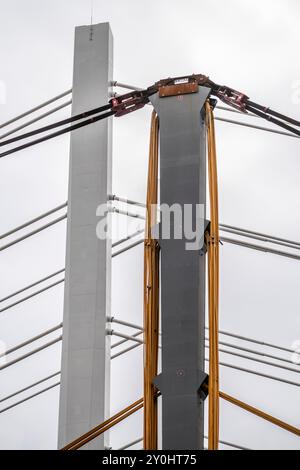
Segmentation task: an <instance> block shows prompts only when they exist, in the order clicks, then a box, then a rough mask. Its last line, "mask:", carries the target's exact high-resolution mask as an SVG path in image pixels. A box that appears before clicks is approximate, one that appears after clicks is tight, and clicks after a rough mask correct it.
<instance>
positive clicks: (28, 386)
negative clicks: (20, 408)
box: [0, 371, 60, 413]
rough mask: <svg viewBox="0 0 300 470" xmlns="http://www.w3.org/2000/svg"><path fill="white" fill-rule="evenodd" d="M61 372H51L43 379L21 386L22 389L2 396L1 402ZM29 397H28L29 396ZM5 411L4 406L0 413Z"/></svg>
mask: <svg viewBox="0 0 300 470" xmlns="http://www.w3.org/2000/svg"><path fill="white" fill-rule="evenodd" d="M59 374H60V371H58V372H54V373H53V374H50V375H48V376H47V377H44V378H43V379H40V380H37V381H36V382H34V383H33V384H30V385H27V386H26V387H24V388H21V389H20V390H17V391H16V392H13V393H11V394H10V395H7V396H6V397H3V398H0V403H3V402H4V401H7V400H9V399H10V398H13V397H15V396H16V395H20V394H21V393H23V392H26V391H27V390H30V389H31V388H33V387H36V386H37V385H40V384H41V383H43V382H46V380H50V379H52V378H53V377H56V376H57V375H59ZM27 399H28V397H27ZM29 399H30V398H29ZM17 403H18V402H17ZM14 406H16V404H14ZM3 411H6V408H3V409H2V410H0V413H2V412H3Z"/></svg>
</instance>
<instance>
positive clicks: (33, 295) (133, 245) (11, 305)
mask: <svg viewBox="0 0 300 470" xmlns="http://www.w3.org/2000/svg"><path fill="white" fill-rule="evenodd" d="M135 235H136V233H135V234H133V235H131V236H130V237H128V240H129V239H130V238H133V237H134V236H135ZM143 241H144V240H143V239H142V240H138V241H137V242H134V243H132V244H131V245H128V246H126V247H125V248H123V249H122V250H119V251H116V252H115V253H113V254H112V258H113V257H115V256H118V255H120V254H121V253H124V251H127V250H129V249H130V248H133V247H135V246H136V245H139V244H140V243H142V242H143ZM118 244H119V242H116V243H114V244H113V245H112V246H113V247H114V246H115V245H118ZM64 271H65V269H61V270H60V271H56V272H55V273H53V274H50V275H49V276H47V277H45V278H43V279H40V280H39V281H36V282H35V283H33V284H31V285H29V286H26V287H24V288H23V289H20V290H19V291H17V292H14V293H13V294H10V295H8V296H7V297H4V298H3V299H1V300H0V302H2V301H4V300H7V299H9V298H11V297H13V296H15V295H17V294H19V293H20V292H23V291H25V290H27V289H29V288H30V287H33V286H35V285H37V284H40V283H41V282H43V281H45V280H47V279H50V278H51V277H54V276H55V275H57V274H59V273H62V272H64ZM64 280H65V279H60V280H59V281H56V282H54V283H53V284H50V285H49V286H46V287H44V288H43V289H40V290H38V291H36V292H33V293H32V294H30V295H28V296H26V297H23V298H22V299H20V300H17V301H16V302H14V303H12V304H10V305H7V306H6V307H3V308H2V309H0V313H2V312H5V310H8V309H10V308H12V307H14V306H15V305H18V304H20V303H22V302H25V301H26V300H28V299H31V298H32V297H35V296H36V295H39V294H41V293H42V292H45V291H47V290H48V289H51V288H52V287H55V286H57V285H58V284H61V283H62V282H64Z"/></svg>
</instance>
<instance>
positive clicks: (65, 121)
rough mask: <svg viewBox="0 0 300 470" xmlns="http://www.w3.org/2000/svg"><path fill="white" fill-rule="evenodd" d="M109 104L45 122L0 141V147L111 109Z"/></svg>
mask: <svg viewBox="0 0 300 470" xmlns="http://www.w3.org/2000/svg"><path fill="white" fill-rule="evenodd" d="M111 107H112V105H111V104H106V105H104V106H100V107H98V108H94V109H91V110H90V111H85V112H83V113H80V114H76V115H75V116H71V117H69V118H66V119H62V120H61V121H57V122H54V123H52V124H47V125H46V126H43V127H40V128H39V129H34V130H32V131H30V132H26V133H25V134H21V135H18V136H16V137H12V138H11V139H7V140H4V141H2V142H0V147H3V146H4V145H9V144H12V143H14V142H18V141H19V140H23V139H28V137H33V136H35V135H38V134H42V133H43V132H46V131H50V130H52V129H56V128H57V127H61V126H65V125H66V124H70V123H72V122H75V121H79V120H81V119H85V118H87V117H89V116H93V115H94V114H99V113H102V112H104V111H107V110H109V109H111Z"/></svg>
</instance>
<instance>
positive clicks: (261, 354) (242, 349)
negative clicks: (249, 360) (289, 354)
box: [205, 330, 300, 372]
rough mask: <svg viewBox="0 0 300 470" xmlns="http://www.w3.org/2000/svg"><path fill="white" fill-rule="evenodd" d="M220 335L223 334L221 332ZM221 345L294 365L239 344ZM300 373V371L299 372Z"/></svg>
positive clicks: (282, 358) (225, 343) (221, 342)
mask: <svg viewBox="0 0 300 470" xmlns="http://www.w3.org/2000/svg"><path fill="white" fill-rule="evenodd" d="M219 333H221V331H220V330H219ZM205 340H206V341H208V338H205ZM219 344H221V345H222V346H228V347H229V348H233V349H239V350H241V351H245V352H250V353H251V354H256V355H258V356H263V357H269V358H271V359H276V360H277V361H283V362H287V363H288V364H293V362H292V361H291V360H289V359H285V358H284V357H279V356H274V355H273V354H267V353H264V352H262V351H256V350H255V349H249V348H244V347H243V346H240V345H238V344H233V343H227V342H226V341H219ZM299 366H300V364H299ZM299 372H300V370H299Z"/></svg>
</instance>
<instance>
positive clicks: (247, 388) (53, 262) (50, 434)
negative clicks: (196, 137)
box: [0, 0, 300, 449]
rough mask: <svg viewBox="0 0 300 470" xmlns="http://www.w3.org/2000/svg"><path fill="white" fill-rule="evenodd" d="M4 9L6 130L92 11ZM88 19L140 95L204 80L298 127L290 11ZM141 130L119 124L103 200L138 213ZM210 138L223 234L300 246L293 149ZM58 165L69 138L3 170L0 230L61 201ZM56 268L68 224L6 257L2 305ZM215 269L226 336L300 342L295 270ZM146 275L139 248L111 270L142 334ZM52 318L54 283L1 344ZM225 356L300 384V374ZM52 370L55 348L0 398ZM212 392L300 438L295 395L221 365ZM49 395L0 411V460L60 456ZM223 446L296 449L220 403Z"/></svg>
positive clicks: (135, 369)
mask: <svg viewBox="0 0 300 470" xmlns="http://www.w3.org/2000/svg"><path fill="white" fill-rule="evenodd" d="M0 8H1V9H0V44H1V48H0V121H1V122H4V121H6V120H7V119H9V118H11V117H14V116H16V115H17V114H19V113H21V112H23V111H25V110H27V109H29V108H31V107H33V106H34V105H37V104H39V103H40V102H43V101H45V100H47V99H48V98H51V97H52V96H55V95H57V94H59V93H61V92H63V91H65V90H67V89H69V88H70V87H71V83H72V63H73V40H74V27H75V26H77V25H83V24H89V22H90V15H91V2H90V0H43V1H41V0H26V1H23V0H9V1H8V0H0ZM93 11H94V13H93V21H94V22H95V23H98V22H106V21H109V22H110V25H111V28H112V31H113V35H114V71H115V73H114V79H115V80H119V81H122V82H126V83H131V84H134V85H137V86H142V87H143V86H148V85H150V84H152V83H153V82H154V81H157V80H158V79H160V78H165V77H168V76H178V75H182V74H190V73H193V72H195V73H204V74H207V75H209V76H210V77H211V79H212V80H214V81H216V82H218V83H223V84H226V85H229V86H231V87H234V88H236V89H238V90H241V91H243V92H245V93H246V94H247V95H248V96H250V97H251V99H253V100H254V101H257V102H259V103H262V104H265V105H267V106H272V107H273V108H275V109H278V110H280V111H282V112H283V113H286V114H288V115H291V116H295V117H296V118H297V117H298V116H299V107H300V100H299V99H298V98H299V93H297V89H298V88H297V87H299V88H300V70H299V35H300V30H299V15H300V3H299V2H298V1H297V0H265V1H264V2H261V1H259V0H244V1H243V2H241V1H240V0H227V1H224V2H220V0H210V1H209V2H205V1H203V0H190V1H186V2H183V1H178V0H172V1H171V0H160V1H158V0H152V1H151V2H150V1H146V0H131V1H127V2H126V1H124V0H111V1H109V2H107V1H102V0H94V8H93ZM99 104H102V103H99ZM69 112H70V110H69V109H68V108H67V109H65V110H64V111H61V112H59V113H57V114H56V115H55V119H56V118H62V117H67V116H68V115H69ZM216 115H219V116H221V115H222V116H224V117H227V118H231V119H232V118H236V119H240V118H239V116H235V115H232V114H231V113H224V112H223V113H222V112H221V111H217V112H216ZM149 118H150V109H149V107H147V109H146V108H145V109H143V110H142V111H139V112H137V113H134V114H133V115H129V116H127V117H125V118H123V119H119V120H115V121H114V150H113V158H114V161H113V189H114V191H113V192H114V193H115V194H118V195H120V196H123V197H128V198H132V199H136V200H139V201H144V200H145V190H146V174H147V159H148V141H149ZM242 119H243V120H246V121H247V122H251V123H253V124H255V123H256V124H258V123H259V124H262V123H261V122H260V121H259V120H257V119H255V118H252V117H245V118H242ZM53 120H54V117H52V118H51V119H48V120H45V122H48V121H49V122H51V121H53ZM263 125H264V124H263ZM216 130H217V151H218V172H219V195H220V221H221V222H222V223H226V224H231V225H235V226H238V227H243V228H248V229H252V230H257V231H260V232H265V233H270V234H273V235H277V236H282V237H286V238H289V239H292V240H300V216H299V209H300V207H299V200H300V186H299V174H300V156H299V142H298V140H297V139H295V138H289V137H282V136H278V135H274V134H269V133H264V132H262V131H256V130H252V129H249V128H244V127H239V126H234V125H231V124H228V123H223V122H217V124H216ZM1 131H2V130H1V129H0V134H1V133H2V132H1ZM3 132H4V129H3ZM68 158H69V137H68V136H64V137H60V138H58V139H56V140H51V141H50V142H47V143H45V144H41V145H39V146H35V147H33V148H32V149H28V150H25V151H22V152H20V153H18V154H16V155H14V156H12V157H9V158H4V159H2V160H1V163H0V165H1V171H0V214H1V218H0V233H4V232H6V231H7V230H9V229H10V228H13V227H15V226H17V225H19V224H21V223H23V222H25V221H27V220H29V219H31V218H33V217H35V216H36V215H38V214H40V213H42V212H44V211H47V210H49V209H51V208H53V207H55V206H57V205H59V204H61V203H62V202H65V201H66V199H67V189H68ZM62 214H63V212H62ZM64 257H65V222H62V223H61V224H58V225H56V226H54V227H53V228H51V229H49V230H47V231H46V232H42V233H40V234H39V235H36V236H34V237H32V238H30V239H28V240H26V241H24V242H22V243H19V244H17V245H16V246H14V247H11V248H9V249H7V250H5V251H3V252H1V253H0V258H1V261H0V297H1V298H2V297H4V296H5V295H8V294H10V293H11V292H13V291H15V290H17V289H19V288H22V287H23V286H25V285H27V284H30V283H31V282H34V281H36V280H37V279H39V278H42V277H44V276H46V275H47V274H50V273H52V272H54V271H56V270H58V269H60V268H62V267H63V266H64ZM220 258H221V259H220V263H221V267H220V273H221V274H220V275H221V280H220V324H221V328H222V329H224V330H228V331H232V332H235V333H238V334H241V335H245V336H250V337H254V338H258V339H262V340H264V341H269V342H273V343H276V344H279V345H283V346H286V347H291V345H292V343H293V342H294V341H295V340H300V315H299V307H300V297H299V274H300V264H299V262H298V261H295V260H292V259H288V258H283V257H279V256H275V255H271V254H265V253H260V252H256V251H252V250H249V249H246V248H242V247H237V246H232V245H225V244H224V246H222V247H221V257H220ZM142 272H143V249H142V247H141V246H140V247H139V248H135V249H134V250H132V251H130V252H128V253H126V254H124V255H122V256H120V257H118V258H116V259H114V260H113V301H112V314H113V315H116V316H119V317H122V318H126V319H128V320H129V321H134V322H136V323H141V322H142V306H143V299H142V293H143V286H142ZM124 273H126V276H127V283H126V285H124V283H123V276H124ZM58 279H59V278H58ZM7 303H8V302H7ZM62 315H63V285H60V286H58V287H56V288H54V289H52V290H49V291H47V292H46V293H43V294H42V295H40V296H38V297H35V298H34V299H31V300H29V301H27V302H24V303H22V304H21V305H19V306H16V307H15V308H13V309H10V310H8V311H7V312H5V313H2V314H1V317H0V325H1V327H0V328H1V334H0V340H2V341H3V342H4V343H5V344H6V345H7V347H8V348H9V347H11V346H13V345H15V344H18V343H19V342H22V341H24V340H26V339H27V338H29V337H31V336H34V335H35V334H38V333H40V332H41V331H43V330H45V329H47V328H50V327H52V326H54V325H56V324H57V323H59V322H60V321H61V320H62ZM124 332H129V330H126V329H124ZM55 336H57V335H56V334H53V335H52V336H49V340H50V339H51V338H54V337H55ZM223 339H225V338H223ZM36 344H37V345H38V344H42V342H41V343H36ZM239 344H241V342H240V343H239ZM241 345H243V344H241ZM244 346H246V347H249V346H250V347H251V345H249V344H248V343H245V344H244ZM252 347H253V345H252ZM257 349H259V346H257ZM267 352H271V354H272V353H274V351H267ZM18 354H19V353H18ZM18 354H17V355H18ZM129 354H130V356H129V355H124V356H122V357H121V358H119V359H116V360H115V361H113V362H112V383H111V413H114V412H115V411H117V410H120V409H121V408H122V407H123V406H125V405H128V404H129V403H131V402H132V401H134V400H135V399H137V398H139V397H140V396H141V394H142V350H141V349H140V348H137V349H135V350H134V351H132V352H131V353H129ZM277 354H278V353H277ZM279 354H280V353H279ZM17 355H15V356H13V355H12V357H17ZM282 356H284V353H282ZM284 357H288V355H287V356H284ZM221 358H222V360H223V361H226V362H229V363H232V364H239V365H243V366H245V367H248V368H252V369H253V370H260V371H263V372H266V373H268V374H272V375H278V376H280V377H283V378H288V379H290V380H294V381H298V382H300V379H299V375H298V374H297V373H292V372H285V371H281V370H280V369H278V368H274V367H268V366H263V365H258V364H256V363H253V362H252V361H246V360H238V359H237V358H234V357H232V356H228V355H225V354H223V355H221ZM59 368H60V346H59V345H56V346H53V347H51V348H49V349H48V350H45V351H43V352H41V353H39V354H37V355H35V356H33V357H31V358H29V359H26V360H25V361H23V362H21V363H19V364H17V365H14V366H12V367H10V368H9V369H7V370H4V371H2V372H1V374H0V383H1V393H0V399H1V397H3V396H5V395H7V394H9V393H12V392H14V391H15V390H17V389H19V388H22V387H23V386H26V385H29V384H30V383H32V382H34V381H35V380H39V379H41V378H43V377H45V376H46V375H49V374H50V373H52V372H56V371H57V370H59ZM124 380H125V383H126V387H125V386H124ZM54 382H55V380H54V381H52V382H51V383H54ZM49 383H50V382H49ZM221 389H222V390H223V391H225V392H227V393H229V394H232V395H234V396H236V397H238V398H240V399H242V400H244V401H246V402H248V403H249V404H251V405H254V406H257V407H258V408H261V409H262V410H264V411H266V412H268V413H270V414H273V415H274V416H276V417H278V418H280V419H283V420H286V421H287V422H288V423H290V424H293V425H294V426H297V427H300V416H299V408H300V400H299V388H297V387H294V386H289V385H285V384H281V383H278V382H274V381H271V380H267V379H263V378H258V377H255V376H253V375H250V374H245V373H242V372H237V371H233V370H230V369H225V368H221ZM24 396H25V395H24ZM58 397H59V389H58V388H54V389H53V390H51V391H49V392H47V393H45V394H43V395H41V396H39V397H37V398H35V399H33V400H31V401H28V402H26V403H25V404H22V405H20V406H18V407H16V408H13V409H12V410H10V411H7V412H5V413H3V414H0V447H1V448H2V449H46V448H47V449H54V448H56V445H57V423H58ZM12 402H13V400H12V401H11V402H9V403H12ZM7 404H8V402H7ZM5 405H6V403H5V404H4V403H2V406H3V407H4V406H5ZM141 435H142V419H141V414H139V415H137V416H134V417H131V418H130V419H129V420H127V421H126V422H124V423H122V424H121V425H119V426H117V427H116V428H115V429H113V430H112V431H111V446H112V447H113V448H118V447H120V446H122V445H124V444H126V442H128V441H130V440H133V439H135V438H138V437H140V436H141ZM220 436H221V439H224V440H227V441H231V442H235V443H237V444H240V445H244V446H246V447H249V448H253V449H254V448H256V449H260V448H264V449H299V448H300V445H299V438H297V437H296V436H294V435H292V434H289V433H287V432H285V431H283V430H281V429H279V428H275V427H274V426H272V425H271V424H269V423H267V422H265V421H262V420H260V419H259V418H256V417H254V416H252V415H249V414H247V413H246V412H243V411H241V410H239V409H237V408H234V407H233V406H232V405H229V404H226V403H223V402H222V403H221V423H220ZM138 447H139V446H138V445H137V446H136V448H138Z"/></svg>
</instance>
